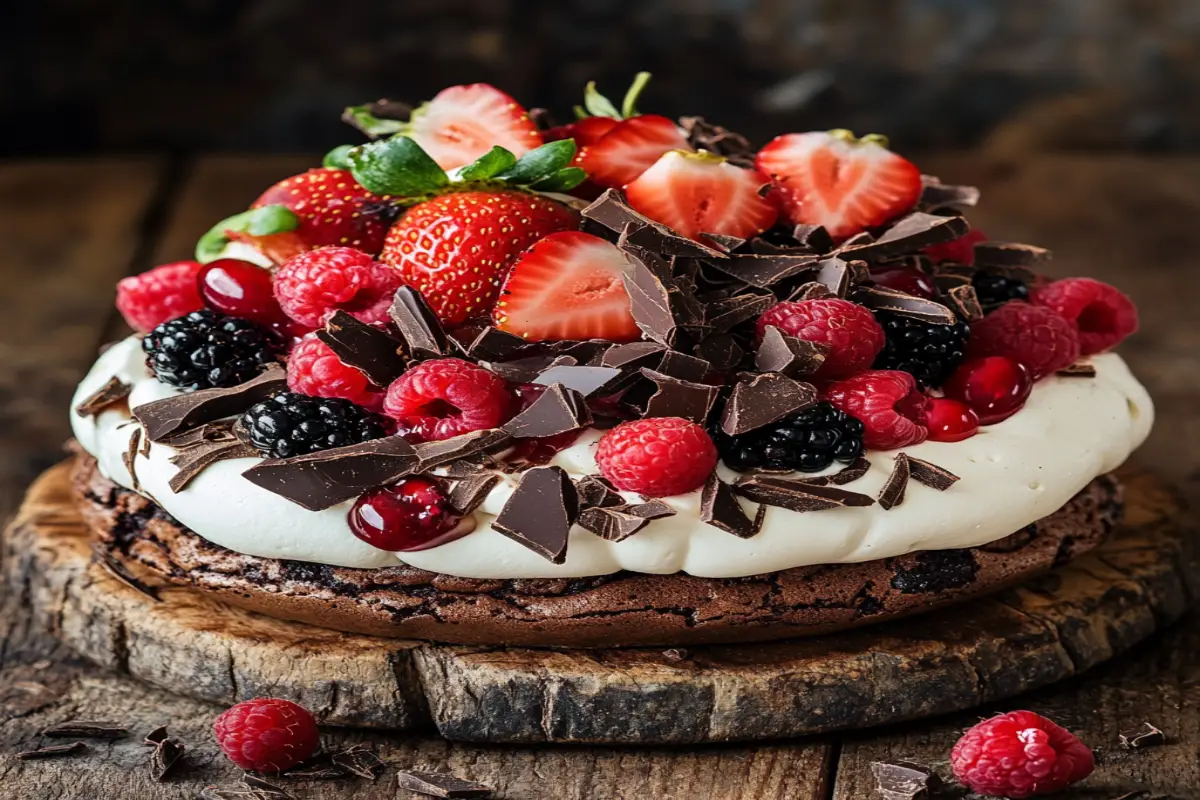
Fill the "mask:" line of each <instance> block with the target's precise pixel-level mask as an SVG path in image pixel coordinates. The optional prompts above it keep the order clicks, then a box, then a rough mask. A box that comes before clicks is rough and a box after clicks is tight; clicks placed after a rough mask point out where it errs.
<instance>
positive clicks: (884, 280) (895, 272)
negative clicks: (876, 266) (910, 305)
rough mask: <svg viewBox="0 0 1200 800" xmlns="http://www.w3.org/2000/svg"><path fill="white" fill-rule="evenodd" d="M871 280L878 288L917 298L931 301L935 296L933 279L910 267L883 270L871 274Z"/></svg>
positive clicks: (935, 290)
mask: <svg viewBox="0 0 1200 800" xmlns="http://www.w3.org/2000/svg"><path fill="white" fill-rule="evenodd" d="M871 280H873V281H875V282H876V283H877V284H879V285H880V286H886V287H888V288H889V289H896V290H897V291H901V292H907V293H908V294H911V295H916V296H917V297H927V298H929V299H933V296H934V295H935V294H937V289H935V288H934V285H933V279H932V278H930V277H929V276H928V275H926V274H925V273H924V272H921V271H919V270H915V269H912V268H911V267H899V268H897V269H884V270H879V271H878V272H872V273H871Z"/></svg>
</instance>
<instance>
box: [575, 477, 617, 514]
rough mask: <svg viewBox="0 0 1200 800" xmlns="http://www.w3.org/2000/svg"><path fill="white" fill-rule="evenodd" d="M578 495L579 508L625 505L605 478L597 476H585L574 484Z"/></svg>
mask: <svg viewBox="0 0 1200 800" xmlns="http://www.w3.org/2000/svg"><path fill="white" fill-rule="evenodd" d="M575 490H576V491H577V492H578V493H579V506H580V508H597V507H607V508H611V507H612V506H621V505H625V499H624V498H622V497H621V495H619V494H618V493H617V490H616V489H614V488H613V485H612V484H611V483H609V482H608V480H607V479H606V478H603V477H601V476H599V475H587V476H585V477H583V478H580V479H579V480H578V481H577V482H576V483H575Z"/></svg>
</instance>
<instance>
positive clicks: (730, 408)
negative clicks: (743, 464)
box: [721, 372, 817, 436]
mask: <svg viewBox="0 0 1200 800" xmlns="http://www.w3.org/2000/svg"><path fill="white" fill-rule="evenodd" d="M816 402H817V390H816V388H814V387H813V386H812V384H808V383H802V382H800V381H797V380H793V379H792V378H789V377H787V376H786V375H780V374H779V373H777V372H766V373H762V374H759V375H754V376H753V377H751V378H748V379H743V380H740V381H738V382H737V383H736V384H735V385H734V387H733V392H732V393H731V394H730V396H729V402H728V403H726V404H725V411H724V413H723V414H722V416H721V429H722V430H724V431H725V432H726V433H727V434H729V435H730V436H740V435H741V434H743V433H746V432H748V431H752V430H756V429H758V428H761V427H763V426H764V425H770V424H771V423H772V422H776V421H778V420H781V419H783V418H784V417H786V416H788V415H789V414H795V413H796V412H797V411H803V410H804V409H806V408H810V407H812V406H813V405H815V404H816Z"/></svg>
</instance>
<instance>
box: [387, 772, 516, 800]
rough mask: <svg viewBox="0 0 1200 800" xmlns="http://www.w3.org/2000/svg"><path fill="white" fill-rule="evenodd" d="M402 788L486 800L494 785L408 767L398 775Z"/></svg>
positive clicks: (462, 799) (456, 799)
mask: <svg viewBox="0 0 1200 800" xmlns="http://www.w3.org/2000/svg"><path fill="white" fill-rule="evenodd" d="M396 779H397V782H398V784H399V786H400V788H401V789H406V790H408V791H410V792H416V793H417V794H423V795H425V796H426V797H438V798H446V800H486V799H487V798H489V797H491V796H492V792H493V789H492V787H490V786H488V785H486V784H483V783H477V782H475V781H469V780H467V779H466V778H459V777H456V776H454V775H451V774H449V773H446V772H424V771H422V770H415V769H406V770H403V771H402V772H400V774H399V775H397V776H396Z"/></svg>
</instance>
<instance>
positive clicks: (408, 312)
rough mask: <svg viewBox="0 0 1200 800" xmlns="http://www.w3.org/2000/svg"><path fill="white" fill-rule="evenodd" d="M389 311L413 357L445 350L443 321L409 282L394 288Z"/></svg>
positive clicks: (418, 357) (437, 353) (435, 355)
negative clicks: (393, 297)
mask: <svg viewBox="0 0 1200 800" xmlns="http://www.w3.org/2000/svg"><path fill="white" fill-rule="evenodd" d="M388 313H389V314H390V315H391V317H392V322H395V323H396V327H397V328H399V329H400V335H401V336H402V337H403V338H404V341H405V343H406V344H407V345H408V352H409V354H410V355H411V356H412V357H413V358H416V359H426V358H437V357H439V356H441V355H444V354H445V353H446V347H447V345H448V344H449V340H448V339H447V338H446V332H445V331H444V330H443V329H442V323H441V322H439V321H438V318H437V316H436V315H435V314H434V313H433V311H432V310H431V309H430V308H429V304H428V303H426V302H425V298H424V297H422V296H421V293H420V292H418V291H417V290H416V289H414V288H412V287H411V286H401V287H400V288H399V289H397V290H396V297H395V299H394V300H393V301H392V307H391V309H390V310H389V311H388Z"/></svg>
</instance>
